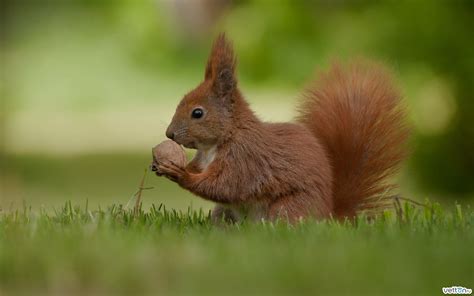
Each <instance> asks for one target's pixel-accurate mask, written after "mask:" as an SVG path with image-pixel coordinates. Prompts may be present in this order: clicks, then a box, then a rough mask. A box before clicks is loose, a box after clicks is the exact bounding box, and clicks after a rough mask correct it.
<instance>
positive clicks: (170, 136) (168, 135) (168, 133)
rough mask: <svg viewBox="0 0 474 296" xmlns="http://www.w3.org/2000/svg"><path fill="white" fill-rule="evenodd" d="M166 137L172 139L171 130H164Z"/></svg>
mask: <svg viewBox="0 0 474 296" xmlns="http://www.w3.org/2000/svg"><path fill="white" fill-rule="evenodd" d="M166 137H168V138H169V139H170V140H174V133H172V132H171V131H169V130H167V131H166Z"/></svg>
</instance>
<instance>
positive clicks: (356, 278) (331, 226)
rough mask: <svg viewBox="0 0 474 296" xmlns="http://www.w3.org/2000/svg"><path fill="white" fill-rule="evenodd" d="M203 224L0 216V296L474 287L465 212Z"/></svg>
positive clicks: (167, 214)
mask: <svg viewBox="0 0 474 296" xmlns="http://www.w3.org/2000/svg"><path fill="white" fill-rule="evenodd" d="M403 208H404V210H403V213H401V212H399V213H398V214H396V213H395V212H386V213H384V214H383V215H381V216H380V217H378V218H376V219H372V220H369V219H366V218H365V217H364V216H360V217H358V219H357V220H356V221H355V222H354V223H348V222H346V223H339V222H336V221H322V222H316V221H307V222H302V223H301V224H298V225H294V226H289V225H286V224H285V223H275V224H270V223H264V222H262V223H258V224H248V223H243V224H239V225H227V226H214V225H212V224H211V223H210V221H209V215H208V213H207V211H206V212H205V211H202V210H193V209H189V210H188V211H183V212H177V211H173V210H169V209H166V208H165V207H164V206H151V207H149V208H148V207H147V208H146V209H142V210H141V211H140V212H139V213H134V212H133V209H131V208H126V207H124V206H115V205H113V206H109V207H107V208H94V209H92V208H90V207H89V206H88V205H81V206H74V205H73V204H72V203H70V202H69V203H66V205H64V206H63V207H61V208H57V209H56V210H54V211H51V210H46V209H44V210H32V209H30V208H28V207H25V208H23V209H20V210H12V211H5V210H4V211H2V212H1V213H0V295H9V294H28V295H42V294H48V295H104V294H105V295H128V294H132V295H142V294H153V295H440V294H442V291H441V289H442V287H448V286H454V285H456V286H463V287H468V288H471V289H472V288H473V287H474V251H473V250H474V229H473V223H474V211H473V210H472V209H470V208H469V207H465V208H461V207H460V206H452V207H444V208H442V207H441V206H439V205H428V206H427V207H416V208H415V207H414V206H410V205H405V206H403Z"/></svg>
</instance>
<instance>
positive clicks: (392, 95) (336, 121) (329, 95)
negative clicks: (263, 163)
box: [299, 62, 408, 217]
mask: <svg viewBox="0 0 474 296" xmlns="http://www.w3.org/2000/svg"><path fill="white" fill-rule="evenodd" d="M400 98H401V96H400V93H399V92H398V90H396V89H395V88H394V86H393V85H392V83H391V79H390V75H389V74H388V72H387V71H386V70H385V69H384V68H383V67H382V66H380V65H377V64H374V63H367V62H365V63H363V62H356V63H354V64H352V65H349V66H348V67H342V66H341V65H339V64H334V65H333V66H332V68H331V70H330V71H329V72H327V73H323V74H321V75H320V79H319V81H318V82H317V83H315V84H314V86H313V87H311V88H310V89H309V90H308V91H307V93H306V96H305V101H304V102H303V105H302V106H301V109H300V110H301V116H300V117H299V121H300V122H302V123H303V124H305V125H306V126H307V127H309V128H310V129H311V131H312V132H313V133H314V135H315V136H316V137H317V138H318V139H320V141H321V142H322V143H323V145H324V147H326V149H327V150H328V153H329V157H330V159H331V165H332V167H333V170H332V172H333V174H334V189H333V190H334V192H333V197H334V214H335V215H336V216H340V217H341V216H342V217H343V216H353V215H355V214H356V212H357V210H360V209H374V208H375V209H376V208H380V207H384V206H385V205H386V201H387V199H381V197H382V196H384V195H385V196H387V195H388V194H389V192H390V191H391V189H393V187H394V186H393V185H391V184H389V183H388V182H387V178H388V177H390V176H392V175H393V174H394V173H395V172H396V171H397V169H398V168H399V165H400V163H401V162H402V160H403V159H405V157H406V156H407V149H406V147H405V143H406V141H407V137H408V129H407V127H406V125H405V124H404V123H405V118H404V117H405V112H404V111H405V110H404V108H403V107H402V105H401V102H400Z"/></svg>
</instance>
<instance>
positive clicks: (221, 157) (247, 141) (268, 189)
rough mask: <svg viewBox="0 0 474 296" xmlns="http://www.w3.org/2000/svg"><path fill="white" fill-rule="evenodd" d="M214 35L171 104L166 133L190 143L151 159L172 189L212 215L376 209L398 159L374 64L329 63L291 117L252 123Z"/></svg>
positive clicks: (386, 92) (401, 128)
mask: <svg viewBox="0 0 474 296" xmlns="http://www.w3.org/2000/svg"><path fill="white" fill-rule="evenodd" d="M235 72H236V58H235V55H234V52H233V49H232V45H231V44H230V42H229V41H228V40H227V39H226V37H225V35H223V34H221V35H220V36H219V37H218V38H217V39H216V41H215V42H214V45H213V48H212V51H211V54H210V56H209V60H208V62H207V66H206V69H205V74H204V81H203V82H202V83H201V84H199V85H198V86H197V87H196V88H195V89H193V90H192V91H191V92H189V93H188V94H186V95H185V96H184V98H183V99H182V100H181V102H180V103H179V105H178V107H177V108H176V112H175V114H174V116H173V119H172V121H171V123H170V125H169V126H168V129H167V131H166V135H167V137H169V138H170V139H172V140H174V141H175V142H177V143H178V144H181V145H184V146H185V147H188V148H195V149H198V152H197V153H196V157H195V158H194V159H193V160H192V161H191V162H190V163H189V164H188V165H187V166H186V168H182V167H178V166H176V165H174V164H160V165H159V167H158V168H159V170H160V172H163V175H164V176H165V177H167V178H169V179H170V180H172V181H174V182H176V183H178V184H179V185H180V186H181V187H182V188H184V189H186V190H189V191H190V192H192V193H194V194H196V195H198V196H200V197H202V198H204V199H207V200H210V201H213V202H215V203H216V204H217V205H218V206H217V207H216V209H215V210H214V212H213V218H214V219H216V220H219V219H220V218H225V219H227V220H230V221H236V220H241V219H244V218H247V219H252V220H260V219H269V220H275V219H279V218H280V219H286V220H288V221H290V222H295V221H297V220H299V219H300V218H307V217H312V218H327V217H330V216H333V217H335V218H339V219H345V218H346V217H348V218H352V217H354V216H355V215H356V214H357V213H358V212H359V211H361V210H368V211H372V212H374V211H378V210H381V209H384V208H385V207H386V206H387V204H388V203H389V198H387V197H390V192H391V190H392V189H393V188H394V187H395V186H394V185H393V184H391V183H389V182H388V181H387V180H388V179H390V178H391V177H392V176H393V174H394V173H396V172H397V170H398V169H399V167H400V164H401V162H402V161H403V160H404V159H405V158H406V156H407V148H406V142H407V138H408V134H409V130H408V128H407V126H406V125H405V110H404V108H403V106H402V104H401V96H400V94H399V91H398V90H397V89H396V88H395V87H394V86H393V84H392V82H391V78H390V75H389V73H388V72H387V71H386V70H385V69H384V67H382V66H380V65H378V64H375V63H366V62H356V63H352V64H350V65H348V66H341V65H339V64H333V66H332V67H331V68H330V70H329V71H327V72H325V73H322V74H321V75H320V77H319V79H318V80H317V81H315V82H314V83H313V84H312V85H311V87H310V88H309V89H308V90H307V91H306V93H305V96H304V98H303V100H302V104H301V106H300V109H299V116H298V117H297V119H296V122H294V123H266V122H262V121H261V120H259V119H258V117H257V116H255V114H254V113H253V111H252V110H251V109H250V107H249V105H248V103H247V101H246V100H245V99H244V97H243V96H242V94H241V92H240V90H239V89H238V87H237V78H236V73H235Z"/></svg>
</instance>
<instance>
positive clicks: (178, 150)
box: [152, 140, 186, 168]
mask: <svg viewBox="0 0 474 296" xmlns="http://www.w3.org/2000/svg"><path fill="white" fill-rule="evenodd" d="M152 152H153V162H156V163H165V162H172V163H174V164H175V165H177V166H179V167H181V168H184V167H185V166H186V154H185V153H184V149H183V148H182V147H181V146H180V145H178V144H177V143H176V142H173V141H171V140H166V141H163V142H161V143H160V144H158V145H156V146H155V147H154V148H153V150H152Z"/></svg>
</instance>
